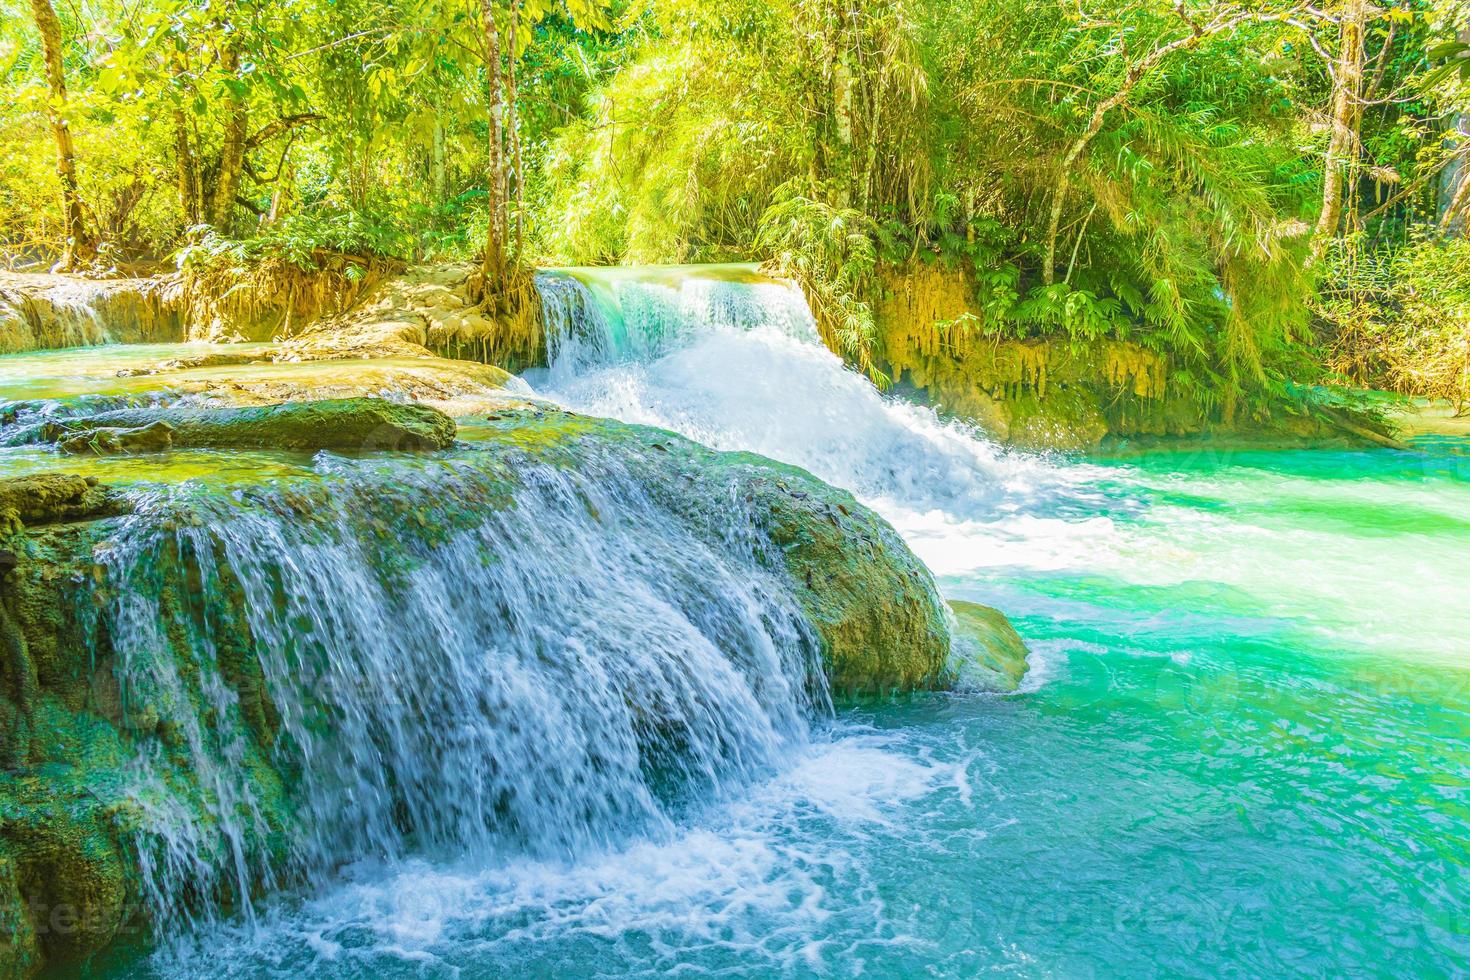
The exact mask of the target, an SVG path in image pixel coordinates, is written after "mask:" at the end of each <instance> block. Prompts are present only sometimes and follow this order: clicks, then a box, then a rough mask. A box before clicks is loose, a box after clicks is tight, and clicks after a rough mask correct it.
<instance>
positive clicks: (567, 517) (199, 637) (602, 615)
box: [96, 449, 827, 935]
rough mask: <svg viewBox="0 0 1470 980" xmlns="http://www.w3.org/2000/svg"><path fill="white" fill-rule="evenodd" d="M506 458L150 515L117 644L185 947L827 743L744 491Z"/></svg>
mask: <svg viewBox="0 0 1470 980" xmlns="http://www.w3.org/2000/svg"><path fill="white" fill-rule="evenodd" d="M493 459H495V460H498V461H492V456H491V454H488V453H481V452H477V451H474V450H472V449H471V450H461V451H458V452H456V453H454V454H451V455H450V456H449V457H445V458H439V459H427V460H404V459H401V458H398V459H379V460H348V459H343V458H335V457H322V458H321V459H320V460H319V463H318V469H319V473H318V474H317V477H316V478H314V479H297V480H293V481H285V482H281V483H276V484H268V485H266V486H263V487H262V486H259V485H255V486H250V487H243V486H242V487H223V486H212V485H205V484H204V483H202V482H197V481H196V482H189V483H184V484H180V485H177V486H173V487H168V488H162V489H153V490H149V491H147V492H146V493H143V494H142V495H141V496H139V497H138V499H137V505H138V512H137V513H136V514H135V515H134V516H132V517H131V518H129V519H128V520H127V522H126V524H125V526H124V527H123V529H122V531H121V532H120V533H119V534H118V535H117V536H116V538H115V540H114V541H113V543H112V544H111V546H110V548H109V549H108V551H107V554H106V557H105V561H106V565H107V568H108V575H107V581H108V587H107V588H106V589H105V590H104V591H101V592H99V593H98V601H99V602H100V603H102V609H101V612H100V613H99V621H98V624H97V626H96V629H97V630H98V635H99V636H102V637H105V644H103V645H104V646H105V648H106V649H109V650H111V651H112V654H113V655H114V656H115V657H116V668H115V670H116V673H117V675H118V677H119V679H120V682H121V685H122V689H123V692H124V700H125V702H126V703H127V704H128V705H129V706H130V707H129V709H128V710H129V713H130V715H129V716H130V718H132V719H133V720H134V723H133V725H132V729H133V730H134V731H135V733H137V735H138V745H139V750H138V753H137V758H136V760H135V762H134V766H133V773H134V786H133V787H132V789H131V791H130V796H131V798H132V799H133V801H134V804H133V805H134V806H135V807H136V809H137V811H138V816H137V819H136V827H137V831H136V836H137V846H138V849H139V853H140V857H141V868H142V872H143V877H144V886H145V892H146V894H147V896H148V898H149V901H150V902H151V904H152V906H153V912H154V916H155V917H156V919H157V920H159V921H160V923H161V924H162V926H163V932H164V933H165V934H169V933H172V934H175V935H177V934H180V933H184V932H187V931H188V930H186V929H184V928H181V926H184V925H189V924H194V925H197V923H194V922H193V921H192V916H193V914H194V913H193V912H192V911H191V909H193V908H194V907H196V906H202V907H204V908H206V909H207V908H209V907H211V906H212V905H217V904H218V903H221V902H223V903H227V904H233V905H235V906H237V907H240V908H242V909H244V910H246V911H247V912H248V910H249V908H250V899H251V897H252V896H255V895H258V894H260V893H262V892H263V891H266V890H268V889H270V888H272V887H274V886H275V885H276V884H277V883H278V882H280V881H281V880H283V879H293V880H300V879H304V880H306V881H309V882H320V881H323V880H325V878H326V877H327V876H328V875H330V874H331V873H332V872H333V871H334V869H336V868H338V867H340V866H341V865H343V864H345V863H350V862H353V861H357V860H363V859H370V858H371V859H386V860H391V859H397V858H401V857H403V856H404V855H406V854H411V853H412V854H423V855H440V856H449V857H453V856H455V855H462V854H476V855H482V856H485V857H488V856H491V855H499V856H501V857H506V856H514V855H526V856H529V857H543V858H545V857H549V858H559V859H569V858H575V857H577V856H579V855H583V854H586V853H588V852H589V851H592V850H595V849H601V848H606V847H608V846H611V845H614V844H616V843H618V842H621V841H625V840H627V839H628V838H629V837H630V836H632V835H638V836H640V837H642V836H647V835H650V834H652V835H657V834H659V833H661V832H662V831H664V830H666V829H667V828H668V827H670V826H671V825H672V821H673V820H674V819H675V818H676V817H677V815H678V814H679V813H680V812H682V810H683V809H684V808H685V807H686V806H688V805H690V803H691V801H694V800H697V801H699V802H700V804H701V805H703V804H707V803H709V802H712V801H717V800H719V799H722V798H725V797H727V796H728V795H729V792H730V791H731V790H732V788H735V787H740V786H744V785H746V784H748V783H749V781H750V780H751V779H753V778H755V777H757V776H759V775H761V774H764V773H767V772H769V771H771V770H772V768H773V766H774V765H775V764H776V762H777V761H778V760H779V759H780V758H782V757H784V755H785V754H787V753H789V752H790V751H792V750H793V748H794V747H795V746H797V745H799V744H801V743H802V742H804V741H805V739H806V738H807V732H808V726H809V724H810V721H811V719H812V717H813V716H814V714H820V713H821V712H823V711H824V710H826V705H827V701H826V695H825V688H824V686H823V682H822V680H821V670H820V665H819V658H818V655H817V652H816V651H817V646H816V644H815V640H814V639H813V635H812V634H811V632H810V630H809V628H808V626H807V625H806V624H805V622H804V620H803V619H802V616H801V614H800V612H799V611H798V606H797V603H796V600H795V599H794V598H793V595H792V588H793V586H792V585H791V583H790V581H789V580H788V578H787V577H785V576H783V575H782V574H780V573H779V572H778V571H777V570H776V568H775V566H774V565H773V564H772V560H771V559H770V558H769V555H770V554H771V549H770V546H769V545H768V544H767V543H766V542H765V540H764V537H763V532H761V531H760V530H759V528H758V526H757V523H756V518H755V517H754V516H753V515H747V514H745V513H743V511H742V506H743V504H742V500H741V498H740V497H739V496H738V495H737V494H736V493H735V492H734V489H733V486H732V487H731V488H730V489H728V490H727V489H725V488H723V487H722V486H719V485H716V486H714V487H712V488H711V487H704V488H701V486H697V485H689V484H681V485H680V486H678V487H673V486H670V484H672V483H673V482H675V481H673V480H672V479H671V478H670V477H669V476H668V474H664V475H663V476H655V475H651V474H635V473H632V472H629V471H628V469H627V468H626V466H625V465H624V464H623V463H622V462H620V461H619V460H618V459H616V458H614V457H612V456H605V457H604V456H596V455H595V454H594V455H593V456H592V457H589V458H588V459H587V460H584V461H583V462H582V464H581V465H578V466H577V467H576V468H575V469H571V468H564V467H560V466H551V465H546V464H539V463H527V465H525V466H523V467H522V466H517V467H515V468H514V470H513V471H512V470H511V469H509V468H507V466H506V464H505V462H504V459H503V456H501V457H493ZM714 482H715V483H716V484H718V480H716V481H714ZM701 493H705V494H712V495H713V496H711V497H710V499H708V500H704V501H702V502H698V501H696V502H698V503H699V506H703V507H707V508H708V512H709V513H712V514H717V515H719V517H718V520H717V521H711V520H702V519H695V518H694V517H692V516H691V514H693V513H694V511H693V510H691V507H693V506H694V504H691V502H690V498H691V496H694V497H698V495H699V494H701ZM670 494H677V495H679V498H678V500H677V501H676V500H674V499H673V498H671V497H670V496H669V495H670ZM426 501H434V502H435V503H434V505H433V506H432V507H429V506H426V504H425V502H426ZM255 664H258V665H259V667H258V668H255V667H252V665H255ZM253 670H258V672H259V676H254V675H253V674H252V671H253ZM273 773H283V774H285V775H284V776H282V777H281V778H280V779H279V780H277V779H276V777H275V776H273V775H272V774H273ZM184 785H193V786H194V787H195V788H194V789H193V790H192V793H185V794H180V793H179V792H178V790H179V787H180V786H184ZM287 795H289V797H290V799H291V801H292V802H291V804H290V805H289V806H286V805H283V804H282V800H283V799H284V798H285V797H286V796H287ZM180 798H185V799H195V800H197V806H185V805H181V804H180V803H179V802H178V801H179V799H180ZM288 814H289V815H290V816H289V817H288V816H287V815H288ZM201 899H203V901H201Z"/></svg>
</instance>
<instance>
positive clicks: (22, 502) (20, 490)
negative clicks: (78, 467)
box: [0, 473, 124, 533]
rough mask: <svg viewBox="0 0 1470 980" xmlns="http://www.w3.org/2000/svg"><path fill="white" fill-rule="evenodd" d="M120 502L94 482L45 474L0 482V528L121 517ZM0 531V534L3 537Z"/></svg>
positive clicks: (85, 478)
mask: <svg viewBox="0 0 1470 980" xmlns="http://www.w3.org/2000/svg"><path fill="white" fill-rule="evenodd" d="M123 507H124V505H123V503H122V501H121V499H120V498H119V497H118V496H117V495H116V494H114V493H113V492H112V491H111V490H109V489H108V488H106V487H103V486H99V485H98V483H97V481H96V480H95V479H91V478H88V477H81V476H76V475H74V474H70V473H44V474H38V475H35V476H17V477H11V478H9V479H5V480H0V525H4V524H5V523H6V522H9V523H10V524H11V525H12V527H11V530H16V529H17V528H16V527H15V525H38V524H51V523H55V522H58V521H79V520H87V519H89V518H92V517H102V516H107V515H109V514H116V513H120V512H121V510H122V509H123ZM3 530H4V529H3V527H0V533H3Z"/></svg>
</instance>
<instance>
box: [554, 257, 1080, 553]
mask: <svg viewBox="0 0 1470 980" xmlns="http://www.w3.org/2000/svg"><path fill="white" fill-rule="evenodd" d="M538 283H539V285H540V288H541V293H542V298H543V304H544V307H545V310H546V314H545V323H544V325H545V328H546V332H547V338H548V350H549V351H550V353H551V366H550V368H549V369H548V370H545V371H541V372H531V373H529V374H528V375H527V380H528V381H530V382H531V384H532V385H533V387H535V388H536V389H537V390H538V391H539V392H541V393H542V394H545V395H547V396H549V397H551V398H553V399H555V400H557V401H559V402H561V403H563V404H565V405H566V406H568V407H569V408H571V409H573V410H575V411H580V412H585V413H587V414H590V415H601V416H608V417H612V418H618V419H622V420H624V421H629V422H637V423H641V424H646V425H654V426H658V427H660V428H666V429H672V430H674V431H676V432H679V433H681V434H683V435H686V436H689V437H690V438H693V439H695V440H697V441H699V442H702V443H704V444H706V445H709V446H713V447H715V448H719V449H731V450H748V451H752V452H757V453H760V454H762V455H765V456H769V457H771V458H773V459H777V460H781V461H782V462H787V463H793V464H795V465H798V466H801V467H804V468H806V469H808V470H810V471H811V472H812V473H814V474H815V475H817V476H819V477H821V478H822V479H823V480H825V481H827V482H828V483H832V484H835V485H837V486H840V487H843V488H845V489H848V490H851V491H852V492H853V493H854V494H856V495H857V496H858V497H859V498H860V499H863V500H864V501H865V502H867V503H869V504H871V505H873V506H875V507H876V508H877V509H878V510H879V511H880V512H882V513H883V514H884V515H885V516H886V517H888V518H889V519H890V520H893V521H894V522H895V523H896V524H898V525H899V527H900V529H901V530H903V529H904V528H905V524H906V523H912V522H913V521H915V520H918V519H919V518H920V517H921V516H922V515H925V514H929V513H932V512H939V513H942V514H944V515H948V517H949V518H951V519H955V520H971V519H977V518H978V519H981V520H992V519H994V518H995V517H997V516H998V515H1000V514H1002V513H1005V512H1011V511H1014V510H1016V509H1018V508H1019V507H1021V506H1023V505H1024V502H1025V501H1026V499H1027V498H1028V496H1032V495H1035V494H1038V493H1041V494H1052V495H1055V494H1056V493H1057V492H1058V491H1061V492H1064V493H1066V494H1070V493H1071V491H1072V488H1071V487H1070V486H1068V481H1069V479H1070V478H1069V476H1068V475H1067V474H1066V473H1064V472H1062V471H1060V470H1058V469H1056V468H1053V467H1050V466H1047V465H1045V464H1043V463H1041V462H1039V461H1038V460H1036V459H1035V458H1031V457H1026V456H1021V455H1017V454H1011V453H1006V452H1003V451H1002V450H1001V449H1000V448H999V447H997V446H996V445H995V444H994V443H992V442H990V441H989V440H987V439H985V438H984V437H983V436H982V435H981V434H980V433H978V432H977V431H976V430H975V429H974V428H973V427H971V426H968V425H965V424H962V423H958V422H951V421H944V420H941V419H940V418H938V417H937V416H936V415H935V413H934V412H933V411H932V410H930V409H928V408H927V407H924V406H919V405H914V404H910V403H908V402H905V401H902V400H900V399H897V398H893V397H887V396H885V395H883V393H881V392H880V391H878V389H877V388H876V387H874V385H873V384H872V382H871V381H869V380H868V379H867V378H866V377H864V376H863V375H861V374H859V373H858V372H856V371H854V370H851V369H850V368H848V367H847V366H846V365H844V364H843V362H842V360H841V358H839V357H838V356H837V355H835V354H833V353H832V352H831V351H829V350H828V349H827V348H826V347H825V346H824V345H823V344H822V342H821V340H820V339H819V337H818V333H817V329H816V325H815V323H814V321H813V319H812V315H811V313H810V311H809V310H808V308H807V306H806V301H805V298H804V297H803V295H802V293H801V291H800V290H799V289H798V288H797V287H796V286H795V285H793V284H791V283H788V282H783V281H779V280H773V279H769V278H766V277H763V276H761V275H759V274H758V273H757V271H756V269H755V267H753V266H709V267H706V266H690V267H668V268H664V267H652V268H626V269H579V270H573V271H571V272H565V273H552V274H546V275H543V276H542V277H541V279H540V280H538ZM920 553H921V555H923V552H922V551H921V552H920ZM925 557H927V556H925Z"/></svg>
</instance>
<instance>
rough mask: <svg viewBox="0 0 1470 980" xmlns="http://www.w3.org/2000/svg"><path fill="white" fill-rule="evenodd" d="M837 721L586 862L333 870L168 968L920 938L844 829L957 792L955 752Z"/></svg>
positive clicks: (834, 950) (322, 971) (322, 965)
mask: <svg viewBox="0 0 1470 980" xmlns="http://www.w3.org/2000/svg"><path fill="white" fill-rule="evenodd" d="M834 735H835V737H831V738H819V739H818V740H817V741H816V742H814V743H812V744H808V745H807V746H805V747H802V748H798V749H795V750H794V751H792V752H791V753H790V758H789V760H788V763H787V766H786V768H785V769H784V770H783V771H782V772H781V773H780V774H778V775H775V776H773V777H771V778H769V779H768V780H766V781H764V782H761V783H758V784H756V785H754V786H752V787H750V792H749V794H748V795H746V796H744V797H743V798H741V799H739V800H732V801H726V802H723V803H717V804H715V805H712V806H709V807H707V808H705V809H704V810H703V811H702V812H701V813H700V814H699V815H698V817H697V819H694V820H691V821H689V822H687V823H685V824H682V825H680V826H678V827H666V828H664V829H663V830H661V831H658V832H654V833H651V834H649V835H648V836H645V837H643V838H641V839H638V840H635V841H631V842H629V843H628V844H627V845H626V846H623V847H618V848H614V849H610V850H607V851H604V852H601V853H599V854H593V855H587V856H584V857H583V859H581V860H578V861H575V862H568V861H564V860H555V859H551V860H548V859H536V858H525V857H522V858H511V859H508V860H506V859H497V858H495V857H485V856H477V857H476V858H475V859H473V860H467V861H459V862H447V863H446V862H431V861H426V860H423V859H421V858H408V859H405V860H402V861H397V862H393V863H391V864H383V863H381V862H364V863H359V864H356V865H354V866H352V867H350V868H348V869H346V871H345V873H344V876H343V877H344V880H343V881H342V882H341V883H340V884H338V885H336V886H334V887H333V888H331V889H330V890H329V891H327V892H325V893H323V894H321V895H319V896H317V897H314V898H308V899H305V900H303V901H301V902H299V903H297V904H294V905H291V906H289V907H282V908H279V909H276V910H275V911H274V912H272V913H271V914H270V915H269V917H268V918H267V919H266V920H265V921H264V922H262V923H261V924H260V926H259V927H256V928H250V927H247V926H243V925H228V924H226V925H218V926H215V927H214V928H212V929H209V930H207V931H204V932H202V933H199V934H198V935H197V936H196V937H195V941H194V942H193V943H191V944H188V945H185V946H183V947H181V948H178V949H176V950H174V952H173V955H172V958H171V959H170V960H169V961H168V964H169V969H170V970H175V971H181V972H193V971H196V970H197V971H199V972H201V973H208V974H211V975H223V976H232V975H241V976H252V975H257V974H258V972H259V971H260V969H261V968H262V967H263V966H265V965H266V964H269V966H270V967H271V968H274V969H283V970H284V969H291V970H297V971H300V972H301V973H302V974H304V975H306V976H341V975H343V974H344V972H345V973H346V974H348V975H360V976H400V975H403V976H409V975H418V974H417V973H416V972H415V971H423V970H427V971H430V972H431V973H433V974H435V975H438V974H440V973H443V974H450V975H452V974H455V973H457V972H458V971H460V970H465V971H467V972H466V975H472V974H473V973H474V972H475V968H476V964H482V963H484V962H486V961H494V962H497V963H499V964H501V967H500V969H502V970H516V969H517V968H518V967H517V964H520V966H521V967H523V968H526V969H527V970H529V972H531V973H538V974H539V973H540V972H541V970H542V969H544V967H541V968H539V969H538V968H535V967H536V964H537V961H538V956H539V950H540V947H541V946H542V945H544V944H559V945H563V946H566V945H571V946H573V947H576V948H579V949H583V950H585V951H588V952H590V953H592V954H593V955H596V954H595V951H596V950H597V949H598V948H599V947H601V948H605V949H606V948H611V950H612V953H611V955H610V956H608V957H607V965H608V967H609V968H610V969H613V970H614V971H617V967H616V964H617V963H618V962H619V961H620V958H621V957H622V956H623V955H625V954H626V953H627V952H632V951H630V950H625V951H624V952H623V953H620V952H618V951H617V950H618V948H619V947H622V946H624V945H626V944H628V943H632V944H633V945H634V946H636V947H638V950H639V951H638V952H636V953H635V954H634V956H633V958H634V959H640V958H641V957H642V956H644V955H646V956H648V957H649V963H648V966H647V969H646V972H647V973H649V974H656V973H659V972H663V971H666V970H669V969H672V968H675V967H676V966H682V967H684V968H685V969H698V966H697V964H700V963H704V962H709V963H714V962H720V961H726V962H728V961H734V962H739V963H744V964H746V965H747V966H748V967H750V968H756V967H759V968H761V969H767V970H784V971H788V972H789V971H792V970H796V969H805V970H814V969H815V970H821V969H823V968H824V967H825V968H830V967H831V966H833V965H834V957H840V956H841V955H842V954H843V952H844V950H845V949H846V947H847V945H849V944H850V943H851V942H853V940H848V941H847V943H844V944H843V945H841V946H834V945H833V944H827V943H823V942H821V941H814V939H813V937H814V936H815V935H817V934H819V933H820V932H821V931H822V930H823V929H826V928H830V927H831V926H832V925H833V924H834V922H835V921H842V920H847V921H851V922H853V923H855V924H858V923H860V924H861V925H860V928H861V929H862V930H864V932H865V935H863V936H862V937H860V939H859V941H862V942H866V943H871V944H875V945H879V946H899V945H910V946H912V945H913V944H914V939H913V937H911V936H908V935H907V934H906V933H905V931H904V927H905V924H904V923H903V922H902V921H900V920H894V919H893V918H892V916H891V915H890V913H889V912H888V910H886V909H885V908H884V907H883V903H882V902H881V901H879V900H877V899H876V896H875V892H874V888H873V884H872V882H871V881H870V880H869V878H868V876H867V875H866V873H865V871H864V869H863V867H862V866H861V863H860V862H857V861H855V860H854V859H853V856H852V855H851V853H849V851H848V850H847V847H846V846H844V845H843V844H842V843H840V842H841V841H842V840H843V839H844V838H847V839H849V840H855V839H861V838H862V837H864V836H866V835H869V834H873V833H891V832H893V831H895V830H896V824H895V820H896V815H897V813H898V812H900V811H901V810H902V809H903V808H905V807H910V806H914V805H916V804H920V802H921V801H922V800H923V799H924V798H926V797H929V796H931V795H933V794H935V793H936V792H941V791H945V792H948V791H950V790H951V788H952V787H955V786H956V785H957V784H958V781H960V780H962V779H963V778H964V775H963V772H962V767H957V766H955V765H953V764H948V763H930V762H925V761H922V760H918V759H914V758H912V757H911V755H910V754H909V753H908V752H907V751H906V750H905V749H904V747H903V746H902V744H901V739H900V738H898V737H897V736H894V735H891V734H883V733H878V732H873V731H870V730H864V729H861V728H856V727H851V726H849V727H847V728H845V729H843V730H840V731H839V732H837V733H834ZM221 963H229V964H233V967H232V968H225V969H223V970H222V969H220V968H219V964H221ZM481 969H483V967H481ZM236 971H238V973H237V972H236ZM618 972H620V971H618ZM640 972H642V971H640Z"/></svg>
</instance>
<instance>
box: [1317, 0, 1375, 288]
mask: <svg viewBox="0 0 1470 980" xmlns="http://www.w3.org/2000/svg"><path fill="white" fill-rule="evenodd" d="M1371 9H1373V8H1372V7H1371V6H1370V4H1369V3H1368V2H1367V0H1347V2H1346V3H1344V4H1343V7H1342V12H1341V13H1340V14H1339V15H1338V17H1337V22H1338V29H1339V34H1338V49H1337V59H1336V63H1335V64H1332V65H1331V73H1332V136H1331V138H1330V139H1329V140H1328V143H1327V153H1326V156H1325V157H1324V159H1323V162H1322V211H1321V213H1320V214H1319V215H1318V217H1317V227H1316V230H1315V231H1314V232H1313V234H1312V259H1313V260H1316V259H1319V258H1321V257H1322V253H1323V252H1324V251H1326V249H1327V246H1328V244H1330V243H1331V241H1332V240H1333V239H1334V238H1336V237H1337V234H1338V230H1339V228H1340V227H1341V225H1342V211H1343V201H1344V198H1345V196H1346V189H1347V188H1348V187H1350V186H1351V177H1352V174H1353V173H1354V172H1355V171H1356V165H1357V161H1358V144H1359V141H1360V139H1361V136H1360V131H1361V129H1362V121H1363V62H1364V50H1365V48H1364V45H1363V35H1364V33H1365V31H1366V29H1367V25H1368V16H1369V11H1370V10H1371Z"/></svg>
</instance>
